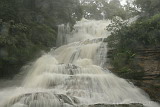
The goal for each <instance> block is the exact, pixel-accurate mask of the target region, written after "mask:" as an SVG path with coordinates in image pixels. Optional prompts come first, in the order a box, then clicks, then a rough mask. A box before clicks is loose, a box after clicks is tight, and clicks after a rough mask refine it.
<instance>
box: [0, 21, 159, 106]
mask: <svg viewBox="0 0 160 107" xmlns="http://www.w3.org/2000/svg"><path fill="white" fill-rule="evenodd" d="M109 23H110V21H104V20H103V21H94V20H85V19H83V20H82V21H79V22H77V24H76V25H75V26H74V30H73V31H72V32H70V28H69V25H60V26H59V35H58V40H57V45H58V46H60V47H59V48H57V49H55V50H54V49H52V50H51V51H50V52H49V53H46V54H44V55H43V56H42V57H40V58H39V59H37V60H36V61H35V62H34V63H33V64H32V66H30V67H28V74H27V76H26V78H25V79H24V81H23V83H22V85H21V86H20V87H17V88H15V87H12V88H4V89H3V90H0V104H1V106H2V107H78V106H80V105H86V107H87V105H92V104H97V103H102V104H130V103H142V104H144V105H145V106H146V107H159V105H158V104H157V103H155V102H152V101H151V100H150V98H149V97H148V96H147V95H146V93H145V92H143V91H142V90H141V89H139V88H137V87H135V86H134V85H133V84H132V83H129V82H127V81H126V80H124V79H122V78H119V77H117V76H115V75H114V74H113V73H111V72H110V71H109V70H107V69H105V70H104V69H103V67H104V66H106V55H107V43H106V39H105V38H107V36H109V35H110V33H109V32H108V31H106V30H105V29H106V26H107V25H108V24H109Z"/></svg>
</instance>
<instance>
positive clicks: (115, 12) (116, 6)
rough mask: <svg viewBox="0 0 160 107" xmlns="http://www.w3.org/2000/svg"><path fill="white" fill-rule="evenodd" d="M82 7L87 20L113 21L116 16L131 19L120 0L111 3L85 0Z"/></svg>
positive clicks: (113, 0) (102, 0) (100, 0)
mask: <svg viewBox="0 0 160 107" xmlns="http://www.w3.org/2000/svg"><path fill="white" fill-rule="evenodd" d="M81 5H82V7H83V14H84V17H85V18H86V19H97V20H101V19H103V18H105V19H112V18H113V17H115V16H119V17H121V18H122V19H127V18H129V17H131V15H129V14H130V13H129V12H128V10H127V9H124V7H123V6H122V5H121V4H120V1H119V0H110V2H108V1H106V0H83V2H82V3H81Z"/></svg>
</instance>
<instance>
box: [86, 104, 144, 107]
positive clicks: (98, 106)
mask: <svg viewBox="0 0 160 107" xmlns="http://www.w3.org/2000/svg"><path fill="white" fill-rule="evenodd" d="M88 107H144V106H143V105H142V104H138V103H135V104H134V103H133V104H95V105H89V106H88Z"/></svg>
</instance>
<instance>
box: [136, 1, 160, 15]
mask: <svg viewBox="0 0 160 107" xmlns="http://www.w3.org/2000/svg"><path fill="white" fill-rule="evenodd" d="M134 4H135V5H136V6H137V7H138V8H140V9H141V10H142V12H145V15H149V16H153V15H155V14H158V13H159V12H160V0H135V1H134Z"/></svg>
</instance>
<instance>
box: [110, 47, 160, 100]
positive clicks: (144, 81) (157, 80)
mask: <svg viewBox="0 0 160 107" xmlns="http://www.w3.org/2000/svg"><path fill="white" fill-rule="evenodd" d="M111 55H112V50H110V51H109V52H108V56H109V57H110V56H111ZM134 63H136V64H137V66H138V68H136V67H135V68H134V70H135V71H136V72H132V73H131V74H129V75H128V74H127V75H125V76H122V75H121V74H120V73H118V74H117V71H115V70H114V68H112V66H111V67H110V68H109V69H110V70H111V71H112V72H115V73H116V74H117V75H119V76H121V77H122V78H126V79H129V80H130V81H132V82H133V83H134V84H135V85H136V86H138V87H140V88H142V89H143V90H144V91H146V92H147V93H148V94H149V96H150V97H151V99H152V100H154V101H157V102H160V93H159V92H160V48H141V49H137V51H136V57H135V58H134ZM139 68H141V69H139ZM138 76H140V77H138ZM135 77H136V78H135Z"/></svg>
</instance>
